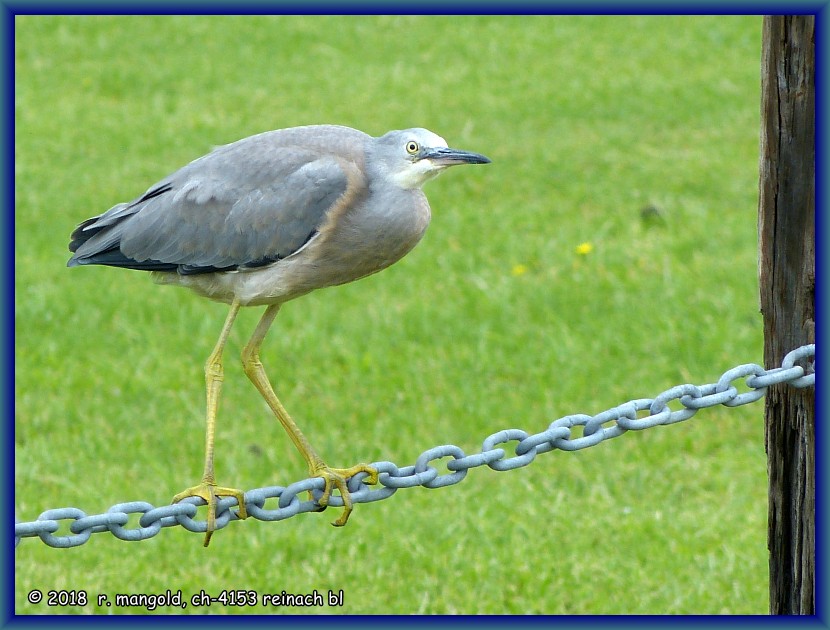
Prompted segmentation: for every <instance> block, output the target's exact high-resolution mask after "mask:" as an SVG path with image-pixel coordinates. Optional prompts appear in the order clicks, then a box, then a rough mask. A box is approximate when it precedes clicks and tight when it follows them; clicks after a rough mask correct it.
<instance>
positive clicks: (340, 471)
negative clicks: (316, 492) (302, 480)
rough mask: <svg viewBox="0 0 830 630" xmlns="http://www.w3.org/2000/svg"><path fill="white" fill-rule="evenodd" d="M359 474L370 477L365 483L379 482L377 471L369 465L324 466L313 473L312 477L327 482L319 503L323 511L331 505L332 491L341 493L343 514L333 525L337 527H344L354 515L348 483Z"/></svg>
mask: <svg viewBox="0 0 830 630" xmlns="http://www.w3.org/2000/svg"><path fill="white" fill-rule="evenodd" d="M357 473H366V474H367V475H369V476H368V477H367V478H366V480H365V481H364V483H368V484H370V485H374V484H376V483H377V482H378V471H377V469H376V468H372V467H371V466H369V465H368V464H358V465H356V466H352V467H351V468H329V467H328V466H326V465H325V464H323V465H321V466H319V467H318V468H316V469H314V470H312V471H311V476H312V477H322V478H323V479H324V480H325V482H326V486H325V488H324V489H323V496H321V497H320V500H319V501H317V503H318V504H319V505H320V507H321V508H322V509H325V508H326V506H327V505H328V504H329V498H331V493H332V490H334V489H337V490H339V491H340V496H341V497H342V499H343V513H342V514H341V515H340V517H339V518H338V519H337V520H336V521H333V522H332V525H334V526H335V527H343V525H345V524H346V521H348V520H349V515H350V514H351V513H352V495H351V493H350V492H349V488H348V485H347V482H348V480H349V479H350V478H351V477H354V476H355V475H356V474H357Z"/></svg>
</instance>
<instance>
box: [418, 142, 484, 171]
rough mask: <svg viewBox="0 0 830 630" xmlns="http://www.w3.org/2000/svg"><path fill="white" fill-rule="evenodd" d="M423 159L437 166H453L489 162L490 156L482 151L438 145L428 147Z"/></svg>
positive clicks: (422, 156)
mask: <svg viewBox="0 0 830 630" xmlns="http://www.w3.org/2000/svg"><path fill="white" fill-rule="evenodd" d="M421 159H422V160H430V161H431V162H432V163H433V164H435V165H437V166H452V165H453V164H489V163H490V158H488V157H485V156H483V155H481V154H480V153H472V152H471V151H461V150H460V149H449V148H447V147H436V148H434V149H426V150H425V151H424V153H423V155H421Z"/></svg>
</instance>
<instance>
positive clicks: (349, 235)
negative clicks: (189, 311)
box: [193, 191, 430, 305]
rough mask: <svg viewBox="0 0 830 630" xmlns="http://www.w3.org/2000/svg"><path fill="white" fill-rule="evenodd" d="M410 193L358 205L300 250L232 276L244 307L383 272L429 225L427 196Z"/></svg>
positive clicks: (327, 223) (332, 219) (334, 219)
mask: <svg viewBox="0 0 830 630" xmlns="http://www.w3.org/2000/svg"><path fill="white" fill-rule="evenodd" d="M411 192H413V193H415V194H412V195H409V194H407V195H402V196H401V197H400V199H399V201H398V203H397V204H377V203H357V204H354V205H352V206H351V207H350V208H349V209H348V210H347V211H345V212H342V213H341V214H339V215H338V216H334V217H328V218H327V220H326V221H325V222H324V224H323V225H322V226H321V228H320V230H319V233H318V234H317V235H316V236H315V237H314V238H312V239H311V240H310V241H309V242H308V243H307V244H306V246H305V247H303V248H302V249H301V250H300V251H298V252H296V253H295V254H292V255H291V256H289V257H287V258H285V259H283V260H280V261H278V262H276V263H274V264H273V265H270V266H268V267H264V268H261V269H256V270H251V271H245V272H242V271H240V272H236V273H237V274H238V275H237V277H236V278H234V279H233V280H232V281H231V279H230V278H228V279H227V280H228V284H229V285H232V286H233V291H234V293H235V296H236V297H237V298H238V299H239V300H240V301H241V302H242V303H243V304H248V305H261V304H272V303H276V302H285V301H288V300H291V299H294V298H296V297H299V296H301V295H304V294H306V293H309V292H310V291H314V290H315V289H320V288H323V287H327V286H333V285H338V284H345V283H347V282H352V281H354V280H357V279H359V278H363V277H365V276H368V275H371V274H373V273H376V272H378V271H381V270H382V269H385V268H386V267H388V266H390V265H392V264H394V263H395V262H397V261H398V260H400V259H401V258H403V257H404V256H405V255H406V254H407V253H409V252H410V251H411V250H412V248H413V247H415V245H417V244H418V242H419V241H420V240H421V238H422V237H423V235H424V232H425V231H426V229H427V226H428V225H429V220H430V209H429V204H428V203H427V200H426V197H425V196H424V195H423V193H421V192H420V191H411ZM216 275H220V274H216ZM224 280H226V279H225V278H216V279H215V281H218V282H219V283H220V284H224V282H223V281H224ZM193 288H195V287H193ZM197 290H198V289H197Z"/></svg>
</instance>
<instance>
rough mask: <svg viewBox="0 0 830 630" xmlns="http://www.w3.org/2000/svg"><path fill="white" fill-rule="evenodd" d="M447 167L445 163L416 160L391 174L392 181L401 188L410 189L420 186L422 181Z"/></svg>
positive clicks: (427, 179)
mask: <svg viewBox="0 0 830 630" xmlns="http://www.w3.org/2000/svg"><path fill="white" fill-rule="evenodd" d="M445 168H447V165H439V164H433V163H432V162H431V161H430V160H418V161H417V162H411V163H410V164H408V165H407V166H406V168H404V169H403V170H401V171H399V172H397V173H395V174H394V175H393V176H392V181H394V182H395V183H396V184H397V185H398V186H400V187H401V188H405V189H407V190H410V189H412V188H420V187H421V186H423V185H424V183H426V182H428V181H429V180H431V179H432V178H433V177H436V176H437V175H439V174H440V173H441V171H443V170H444V169H445Z"/></svg>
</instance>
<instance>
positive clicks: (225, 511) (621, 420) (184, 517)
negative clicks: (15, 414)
mask: <svg viewBox="0 0 830 630" xmlns="http://www.w3.org/2000/svg"><path fill="white" fill-rule="evenodd" d="M815 353H816V347H815V344H810V345H806V346H801V347H800V348H797V349H795V350H793V351H792V352H790V353H789V354H787V356H786V357H784V360H783V362H782V363H781V367H778V368H773V369H770V370H765V369H764V368H762V367H761V366H760V365H757V364H755V363H747V364H744V365H739V366H737V367H734V368H732V369H731V370H727V371H726V372H724V373H723V375H722V376H721V377H720V378H719V379H718V381H717V382H716V383H709V384H707V385H699V386H698V385H689V384H686V385H677V386H676V387H672V388H671V389H667V390H666V391H664V392H662V393H661V394H658V395H657V396H656V397H655V398H641V399H638V400H632V401H629V402H627V403H623V404H622V405H619V406H617V407H614V408H612V409H608V410H607V411H603V412H602V413H599V414H597V415H595V416H589V415H585V414H574V415H570V416H565V417H563V418H559V419H558V420H554V421H553V422H552V423H551V424H550V425H549V426H548V428H547V429H546V430H544V431H542V432H541V433H535V434H532V435H530V434H528V433H527V432H525V431H522V430H521V429H505V430H503V431H499V432H498V433H493V434H492V435H490V436H488V437H487V438H486V439H485V440H484V443H483V444H482V447H481V452H480V453H475V454H473V455H467V454H466V453H464V451H463V450H461V449H460V448H459V447H458V446H454V445H452V444H444V445H441V446H436V447H434V448H431V449H429V450H427V451H424V452H423V453H421V455H420V456H418V458H417V459H416V460H415V464H414V465H411V466H404V467H403V468H399V467H398V466H396V465H395V464H393V463H392V462H388V461H383V462H374V463H373V464H371V466H373V467H375V468H377V470H378V472H379V473H380V474H379V486H377V487H372V486H369V485H367V484H365V483H363V480H364V479H366V476H367V475H366V473H358V474H357V475H355V476H354V477H352V478H351V479H350V480H349V482H348V488H349V492H350V493H351V497H352V501H353V502H354V503H371V502H372V501H380V500H382V499H387V498H389V497H391V496H392V495H393V494H395V492H397V491H398V489H399V488H412V487H415V486H425V487H427V488H443V487H445V486H451V485H454V484H457V483H459V482H460V481H462V480H463V479H464V477H466V476H467V472H468V471H469V470H470V469H471V468H476V467H478V466H489V467H490V468H492V469H493V470H500V471H502V470H513V469H514V468H521V467H522V466H527V465H528V464H530V463H531V462H532V461H533V460H534V459H536V456H537V455H541V454H542V453H547V452H548V451H552V450H554V449H559V450H561V451H578V450H581V449H583V448H589V447H591V446H596V445H597V444H599V443H600V442H604V441H605V440H609V439H611V438H615V437H619V436H620V435H622V434H623V433H625V432H626V431H632V430H633V431H640V430H642V429H649V428H651V427H655V426H658V425H666V424H674V423H675V422H682V421H684V420H688V419H689V418H691V417H692V416H694V415H695V414H696V413H697V412H698V411H699V410H700V409H703V408H705V407H714V406H716V405H725V406H727V407H737V406H738V405H746V404H748V403H751V402H755V401H756V400H758V399H759V398H761V397H762V396H764V394H765V393H766V390H767V388H768V387H769V386H770V385H777V384H780V383H788V384H789V385H792V386H793V387H813V386H814V385H815V380H816V375H815ZM796 362H802V363H804V364H806V366H807V367H806V368H804V367H801V366H799V365H796ZM740 379H745V384H746V386H747V387H748V388H749V389H750V391H748V392H745V393H738V388H737V387H736V386H735V385H734V384H733V383H735V382H736V381H739V380H740ZM672 401H679V403H680V405H681V406H682V407H683V409H679V410H677V411H672V410H671V409H670V408H669V403H671V402H672ZM644 413H645V414H646V415H645V416H643V417H638V416H640V415H642V414H644ZM606 425H607V426H606ZM577 426H581V427H584V428H583V429H582V432H581V433H582V434H581V435H575V434H574V432H573V428H574V427H577ZM508 442H517V444H516V447H515V449H514V453H515V455H514V456H512V457H505V455H506V452H505V449H504V448H501V446H500V445H504V444H507V443H508ZM446 457H451V458H452V459H451V460H450V461H448V462H447V463H446V468H447V469H448V470H449V471H450V472H448V473H443V474H441V473H439V472H438V469H437V468H436V467H435V466H433V465H432V464H433V463H434V462H437V461H438V460H440V459H443V458H446ZM323 485H324V482H323V479H321V478H309V479H303V480H301V481H297V482H295V483H292V484H291V485H289V486H286V487H282V486H269V487H266V488H257V489H255V490H250V491H248V492H246V493H245V504H246V507H247V508H248V514H249V515H250V516H251V517H253V518H256V519H259V520H261V521H281V520H284V519H286V518H291V517H292V516H295V515H297V514H301V513H304V512H315V511H318V510H319V505H318V504H317V502H316V500H317V499H319V498H320V496H321V495H322V492H323ZM309 490H310V491H312V493H313V496H314V497H315V500H311V499H307V500H305V501H303V500H300V498H299V495H300V494H303V493H306V492H307V491H309ZM269 499H277V502H276V507H273V502H272V507H269V508H266V507H265V504H266V502H267V501H268V500H269ZM197 504H199V505H203V504H204V501H202V500H201V499H199V498H195V497H188V498H186V499H184V500H183V501H182V502H180V503H176V504H173V505H166V506H163V507H155V506H153V505H151V504H150V503H145V502H143V501H133V502H130V503H119V504H117V505H113V506H112V507H111V508H110V509H108V510H107V511H106V512H104V513H103V514H94V515H91V516H88V515H87V514H86V513H85V512H83V511H82V510H79V509H78V508H74V507H65V508H58V509H54V510H47V511H45V512H43V514H41V515H40V516H38V517H37V520H35V521H31V522H26V523H15V526H14V536H15V539H14V544H15V547H16V546H17V545H18V544H19V543H20V540H21V538H27V537H34V536H39V537H40V539H41V540H42V541H43V542H44V543H46V544H47V545H49V546H50V547H60V548H67V547H77V546H78V545H82V544H84V543H85V542H86V541H87V540H89V537H90V536H91V535H92V534H97V533H100V532H111V533H112V535H113V536H115V537H116V538H120V539H121V540H130V541H136V540H145V539H147V538H152V537H153V536H155V535H156V534H158V533H159V532H160V531H161V530H162V528H164V527H172V526H174V525H181V526H182V527H184V528H185V529H187V530H189V531H191V532H197V533H204V532H205V530H206V529H207V523H206V521H201V520H200V521H197V520H194V517H195V516H196V512H197ZM236 505H237V501H236V499H235V498H233V497H228V498H223V499H220V500H219V501H218V504H217V508H216V528H217V529H222V528H223V527H225V526H226V525H227V524H228V523H229V522H230V521H232V520H239V519H238V517H237V516H236V513H235V512H232V511H231V509H230V508H232V507H234V506H236ZM329 505H330V506H332V507H342V505H343V500H342V498H341V497H339V496H332V497H331V498H330V499H329ZM130 514H141V517H140V518H139V519H138V525H139V526H138V527H125V526H126V524H127V522H128V521H129V518H130V516H129V515H130ZM63 520H66V521H71V522H70V523H69V531H70V532H71V535H67V536H55V535H54V534H55V532H57V531H58V529H60V527H61V525H60V523H59V521H63Z"/></svg>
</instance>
